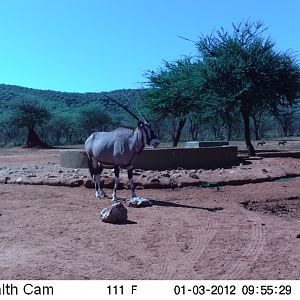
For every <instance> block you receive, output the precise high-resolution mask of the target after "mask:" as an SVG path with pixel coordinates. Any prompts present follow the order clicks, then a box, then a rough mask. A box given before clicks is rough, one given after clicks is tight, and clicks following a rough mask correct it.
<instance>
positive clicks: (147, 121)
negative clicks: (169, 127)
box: [134, 107, 149, 123]
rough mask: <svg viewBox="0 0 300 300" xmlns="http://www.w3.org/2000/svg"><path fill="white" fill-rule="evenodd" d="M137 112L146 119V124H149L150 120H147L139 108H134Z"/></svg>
mask: <svg viewBox="0 0 300 300" xmlns="http://www.w3.org/2000/svg"><path fill="white" fill-rule="evenodd" d="M134 108H135V109H136V110H137V112H138V113H139V114H140V115H141V117H142V118H143V119H144V122H146V123H149V120H147V119H146V117H145V116H144V114H143V113H142V112H141V111H140V110H139V109H138V108H137V107H134Z"/></svg>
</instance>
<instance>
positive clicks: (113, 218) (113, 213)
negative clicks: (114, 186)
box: [100, 202, 127, 223]
mask: <svg viewBox="0 0 300 300" xmlns="http://www.w3.org/2000/svg"><path fill="white" fill-rule="evenodd" d="M100 217H101V220H102V221H103V222H106V223H118V222H125V221H127V209H126V208H125V206H124V205H123V204H122V203H120V202H117V203H114V204H112V205H110V206H108V207H106V208H104V209H102V211H101V212H100Z"/></svg>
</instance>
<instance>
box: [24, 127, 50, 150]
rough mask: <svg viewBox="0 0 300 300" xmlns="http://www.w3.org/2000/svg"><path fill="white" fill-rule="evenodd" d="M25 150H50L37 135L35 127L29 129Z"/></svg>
mask: <svg viewBox="0 0 300 300" xmlns="http://www.w3.org/2000/svg"><path fill="white" fill-rule="evenodd" d="M24 147H25V148H49V146H48V145H47V144H46V143H44V142H43V141H42V140H41V139H40V137H39V136H38V135H37V133H36V132H35V130H34V128H33V127H29V128H28V134H27V141H26V145H25V146H24Z"/></svg>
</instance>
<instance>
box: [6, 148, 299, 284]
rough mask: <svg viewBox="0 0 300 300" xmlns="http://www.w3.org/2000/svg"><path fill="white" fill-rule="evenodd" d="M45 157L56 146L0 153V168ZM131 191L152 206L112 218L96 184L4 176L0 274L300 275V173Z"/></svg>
mask: <svg viewBox="0 0 300 300" xmlns="http://www.w3.org/2000/svg"><path fill="white" fill-rule="evenodd" d="M45 161H46V162H52V163H55V164H57V163H58V151H57V150H44V151H42V150H36V151H29V150H23V149H14V151H12V150H2V152H0V168H7V167H18V166H20V167H21V166H22V165H24V164H37V165H39V164H44V163H45ZM276 161H277V162H278V164H279V165H284V166H285V168H287V169H288V168H289V166H290V168H294V169H295V166H299V161H300V160H299V159H293V158H278V159H276ZM270 162H273V163H274V162H275V161H274V158H273V160H271V161H270V160H268V159H263V160H261V161H260V162H259V163H260V168H262V167H263V165H264V164H266V167H265V168H266V169H267V170H268V171H269V172H270V168H272V164H271V163H270ZM270 164H271V166H270ZM294 169H293V170H294ZM3 170H6V169H3ZM235 171H238V169H235ZM294 171H295V170H294ZM294 171H293V172H294ZM216 172H219V170H217V171H216ZM249 172H253V173H255V172H256V170H255V168H253V170H249ZM209 174H210V176H211V178H212V179H213V178H214V176H215V173H214V170H210V173H209ZM230 174H231V173H230V172H229V173H228V176H230ZM247 176H249V174H248V175H247ZM212 181H213V180H212ZM137 192H138V195H139V196H143V197H144V198H147V199H150V200H152V202H153V206H152V207H147V208H133V207H127V209H128V219H129V221H128V222H127V223H124V224H118V225H116V224H115V225H114V224H108V223H104V222H102V221H101V219H100V216H99V212H100V211H101V210H102V209H103V208H104V207H106V206H108V205H109V204H110V199H105V200H96V199H95V195H94V190H93V189H87V188H86V187H84V186H80V187H73V188H70V187H65V186H48V185H30V184H28V185H24V184H0V279H1V280H4V279H6V280H8V279H135V280H138V279H181V280H183V279H300V177H299V176H296V177H293V178H285V179H282V180H277V181H273V182H262V183H255V184H253V183H250V184H244V185H238V186H231V185H227V186H222V187H220V188H219V189H217V188H216V187H214V188H200V187H184V188H176V189H139V190H138V191H137ZM107 193H109V194H110V193H111V190H107ZM118 195H119V196H120V198H121V200H125V199H126V197H129V191H128V190H121V191H119V194H118Z"/></svg>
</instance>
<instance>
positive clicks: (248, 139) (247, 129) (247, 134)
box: [242, 109, 256, 156]
mask: <svg viewBox="0 0 300 300" xmlns="http://www.w3.org/2000/svg"><path fill="white" fill-rule="evenodd" d="M242 116H243V120H244V137H245V142H246V147H247V149H248V154H249V155H250V156H255V155H256V154H255V149H254V147H253V145H252V144H251V135H250V115H249V112H248V111H247V110H246V109H245V110H243V111H242Z"/></svg>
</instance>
